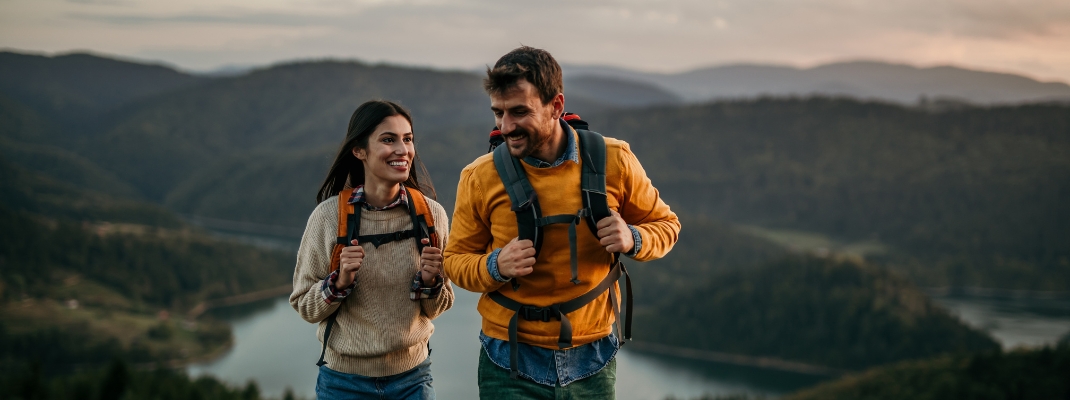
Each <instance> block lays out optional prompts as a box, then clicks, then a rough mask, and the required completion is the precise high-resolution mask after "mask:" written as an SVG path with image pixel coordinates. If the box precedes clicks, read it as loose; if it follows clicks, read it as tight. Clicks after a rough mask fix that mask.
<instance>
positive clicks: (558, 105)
mask: <svg viewBox="0 0 1070 400" xmlns="http://www.w3.org/2000/svg"><path fill="white" fill-rule="evenodd" d="M550 105H551V106H552V107H553V108H554V119H557V118H559V117H560V116H561V114H564V113H565V94H564V93H558V94H557V96H554V99H553V100H550Z"/></svg>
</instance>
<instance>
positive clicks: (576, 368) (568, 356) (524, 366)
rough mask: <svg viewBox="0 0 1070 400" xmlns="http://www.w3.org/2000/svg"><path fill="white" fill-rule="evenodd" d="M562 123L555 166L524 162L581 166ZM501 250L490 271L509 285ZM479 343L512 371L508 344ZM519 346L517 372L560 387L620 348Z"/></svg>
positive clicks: (607, 344) (612, 342) (612, 341)
mask: <svg viewBox="0 0 1070 400" xmlns="http://www.w3.org/2000/svg"><path fill="white" fill-rule="evenodd" d="M561 124H562V125H563V128H565V132H566V133H567V134H566V135H565V136H566V137H567V138H568V139H567V140H568V144H567V145H566V147H565V153H564V154H562V155H561V157H560V158H558V159H557V160H556V161H554V162H553V163H547V162H545V161H542V160H539V159H537V158H534V157H530V156H529V157H525V158H524V160H523V161H524V162H526V163H528V165H531V166H533V167H536V168H553V167H556V166H558V165H561V164H564V163H565V162H567V161H572V162H574V163H577V164H579V162H580V160H579V147H578V144H577V143H576V138H575V136H574V135H572V128H571V127H569V126H568V124H567V123H565V121H564V120H562V121H561ZM628 229H629V230H631V231H632V240H634V241H635V246H634V247H632V251H630V252H628V253H626V254H624V255H626V256H629V257H634V256H635V255H636V254H639V249H640V248H641V247H642V246H643V241H642V237H641V236H640V235H639V231H638V230H637V229H635V227H633V226H631V225H628ZM501 250H502V249H501V248H497V249H494V251H492V252H491V253H490V256H489V257H487V271H488V272H490V275H491V276H492V277H494V280H496V281H498V282H508V281H509V279H507V278H505V277H503V276H502V275H501V273H500V272H498V253H500V252H501ZM479 342H480V343H481V344H482V345H483V350H484V351H486V352H487V356H488V357H490V360H491V361H492V362H493V363H494V364H495V365H497V366H499V367H501V368H505V369H509V342H507V341H504V340H499V339H495V338H492V337H490V336H487V335H484V334H483V332H482V331H480V332H479ZM517 346H518V357H517V365H518V368H519V371H517V372H518V373H519V374H520V376H522V377H524V378H526V379H529V380H531V381H534V382H536V383H539V384H543V385H547V386H555V385H558V384H560V385H561V386H566V385H568V384H569V383H572V382H575V381H577V380H580V379H583V378H586V377H589V376H591V375H594V374H596V373H598V371H601V370H602V368H605V366H606V365H607V364H609V361H610V360H612V359H613V357H614V356H615V355H616V354H617V349H618V348H620V345H619V342H618V341H617V337H616V336H615V335H613V334H610V335H609V336H606V337H604V338H601V339H599V340H596V341H594V342H591V343H588V344H585V345H582V346H577V347H574V348H571V349H568V350H551V349H546V348H542V347H538V346H532V345H529V344H526V343H518V344H517Z"/></svg>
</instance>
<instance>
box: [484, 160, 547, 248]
mask: <svg viewBox="0 0 1070 400" xmlns="http://www.w3.org/2000/svg"><path fill="white" fill-rule="evenodd" d="M493 151H494V168H495V169H497V170H498V178H500V179H501V180H502V184H503V185H505V192H506V193H508V194H509V201H510V202H511V203H512V210H513V213H514V214H516V227H517V237H518V238H519V240H524V239H527V240H531V242H532V244H533V245H534V247H535V257H536V258H537V257H538V256H539V249H540V248H541V247H542V229H540V228H539V225H538V224H537V220H538V219H539V218H540V217H541V213H542V211H541V210H542V208H541V207H540V206H539V196H538V195H537V194H536V193H535V189H534V188H533V187H532V186H531V181H529V180H528V175H527V173H526V172H524V166H523V165H521V164H520V160H518V159H517V158H516V157H513V156H511V155H509V147H508V146H498V147H496V148H495V149H494V150H493Z"/></svg>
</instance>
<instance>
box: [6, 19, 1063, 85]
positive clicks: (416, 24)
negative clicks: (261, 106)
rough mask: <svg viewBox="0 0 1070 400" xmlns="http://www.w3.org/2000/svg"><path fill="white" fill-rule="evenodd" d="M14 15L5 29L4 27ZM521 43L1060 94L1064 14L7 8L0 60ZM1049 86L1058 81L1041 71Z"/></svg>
mask: <svg viewBox="0 0 1070 400" xmlns="http://www.w3.org/2000/svg"><path fill="white" fill-rule="evenodd" d="M16 16H17V17H16ZM520 43H524V44H529V45H534V46H539V47H544V48H547V49H549V50H551V51H552V52H554V54H555V55H556V56H558V58H560V59H562V60H565V61H568V62H573V63H588V64H590V63H600V64H615V65H622V66H628V67H632V68H640V69H646V70H656V71H680V70H684V69H688V68H695V67H701V66H708V65H713V64H721V63H729V62H740V61H750V62H774V63H788V64H793V65H797V66H806V65H813V64H815V63H820V62H827V61H835V60H842V59H859V58H880V59H885V60H894V61H901V62H909V63H913V64H933V63H957V64H962V65H978V66H982V67H987V68H990V69H1004V70H1015V69H1021V70H1026V71H1036V73H1041V74H1044V75H1046V76H1061V77H1063V78H1062V79H1064V80H1070V56H1066V55H1061V54H1066V51H1065V49H1066V48H1070V2H1068V1H1066V0H1021V1H1011V0H900V1H885V2H872V1H863V0H675V1H669V0H666V1H658V2H655V1H648V0H617V1H610V0H591V1H582V2H576V1H567V0H546V1H543V2H539V3H537V4H536V3H515V2H502V1H493V0H256V1H253V0H246V1H238V0H186V1H182V2H156V1H152V2H150V1H144V0H4V1H2V2H0V46H8V47H17V48H31V49H44V50H48V49H61V50H62V49H70V48H91V49H96V50H100V51H107V52H113V53H119V54H127V55H138V56H142V57H144V56H148V55H151V56H153V57H159V58H163V59H164V60H167V61H170V62H173V63H177V64H179V65H184V66H186V67H189V68H211V67H214V66H217V65H225V64H233V63H242V64H250V63H266V62H272V61H277V60H285V59H292V58H307V57H326V56H331V57H341V58H354V57H355V58H362V59H366V60H389V61H394V62H401V63H411V64H419V65H436V66H444V67H465V68H470V67H473V66H476V65H480V64H486V63H489V62H493V60H494V59H496V58H497V56H499V55H500V54H501V53H504V52H505V51H508V50H509V49H512V48H514V47H516V46H517V45H519V44H520ZM1053 71H1056V72H1053Z"/></svg>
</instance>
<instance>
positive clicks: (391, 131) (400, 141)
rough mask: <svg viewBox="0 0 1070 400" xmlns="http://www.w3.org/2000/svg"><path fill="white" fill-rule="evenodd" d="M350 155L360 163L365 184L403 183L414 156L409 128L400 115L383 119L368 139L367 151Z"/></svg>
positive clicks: (358, 149)
mask: <svg viewBox="0 0 1070 400" xmlns="http://www.w3.org/2000/svg"><path fill="white" fill-rule="evenodd" d="M353 155H354V156H356V157H357V158H358V159H360V160H361V161H363V162H364V184H365V185H369V184H372V185H384V186H389V185H396V184H398V183H401V182H404V181H405V180H406V179H408V178H409V170H410V168H412V159H413V158H414V157H416V147H415V146H413V141H412V125H411V124H409V121H408V120H406V119H405V117H403V116H400V115H395V116H392V117H386V119H384V120H383V122H382V123H380V124H379V126H377V127H375V131H374V132H372V134H371V136H369V137H368V148H367V149H361V148H354V149H353Z"/></svg>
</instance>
